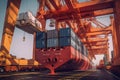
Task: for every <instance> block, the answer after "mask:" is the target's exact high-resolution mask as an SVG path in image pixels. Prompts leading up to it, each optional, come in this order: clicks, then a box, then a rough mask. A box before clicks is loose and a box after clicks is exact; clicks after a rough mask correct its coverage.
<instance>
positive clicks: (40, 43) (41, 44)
mask: <svg viewBox="0 0 120 80" xmlns="http://www.w3.org/2000/svg"><path fill="white" fill-rule="evenodd" d="M36 48H46V40H45V39H41V40H36Z"/></svg>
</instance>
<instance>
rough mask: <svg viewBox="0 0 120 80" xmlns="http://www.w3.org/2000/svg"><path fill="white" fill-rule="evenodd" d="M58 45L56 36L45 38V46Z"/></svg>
mask: <svg viewBox="0 0 120 80" xmlns="http://www.w3.org/2000/svg"><path fill="white" fill-rule="evenodd" d="M50 47H58V38H51V39H47V48H50Z"/></svg>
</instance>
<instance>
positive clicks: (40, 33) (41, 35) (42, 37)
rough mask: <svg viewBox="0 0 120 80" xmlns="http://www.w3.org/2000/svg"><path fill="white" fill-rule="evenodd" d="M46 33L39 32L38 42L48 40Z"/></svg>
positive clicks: (37, 35) (37, 34)
mask: <svg viewBox="0 0 120 80" xmlns="http://www.w3.org/2000/svg"><path fill="white" fill-rule="evenodd" d="M46 36H47V35H46V33H45V32H37V33H36V40H41V39H46Z"/></svg>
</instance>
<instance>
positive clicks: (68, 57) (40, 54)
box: [35, 27, 91, 73]
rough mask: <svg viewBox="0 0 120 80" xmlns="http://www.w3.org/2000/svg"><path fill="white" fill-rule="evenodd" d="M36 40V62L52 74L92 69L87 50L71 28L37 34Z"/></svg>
mask: <svg viewBox="0 0 120 80" xmlns="http://www.w3.org/2000/svg"><path fill="white" fill-rule="evenodd" d="M35 39H36V40H35V41H36V49H35V60H37V61H38V62H39V63H41V64H42V65H43V66H44V67H45V68H47V69H49V70H50V71H51V73H55V71H59V70H87V69H90V68H91V62H90V60H89V59H88V58H87V56H88V51H87V48H86V47H85V46H84V44H83V43H82V42H81V40H80V38H79V37H78V36H77V35H76V34H75V33H74V31H73V30H72V29H71V28H69V27H68V28H61V29H60V30H48V31H46V32H37V33H36V38H35Z"/></svg>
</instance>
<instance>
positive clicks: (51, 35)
mask: <svg viewBox="0 0 120 80" xmlns="http://www.w3.org/2000/svg"><path fill="white" fill-rule="evenodd" d="M48 38H58V31H57V30H49V31H47V39H48Z"/></svg>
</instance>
